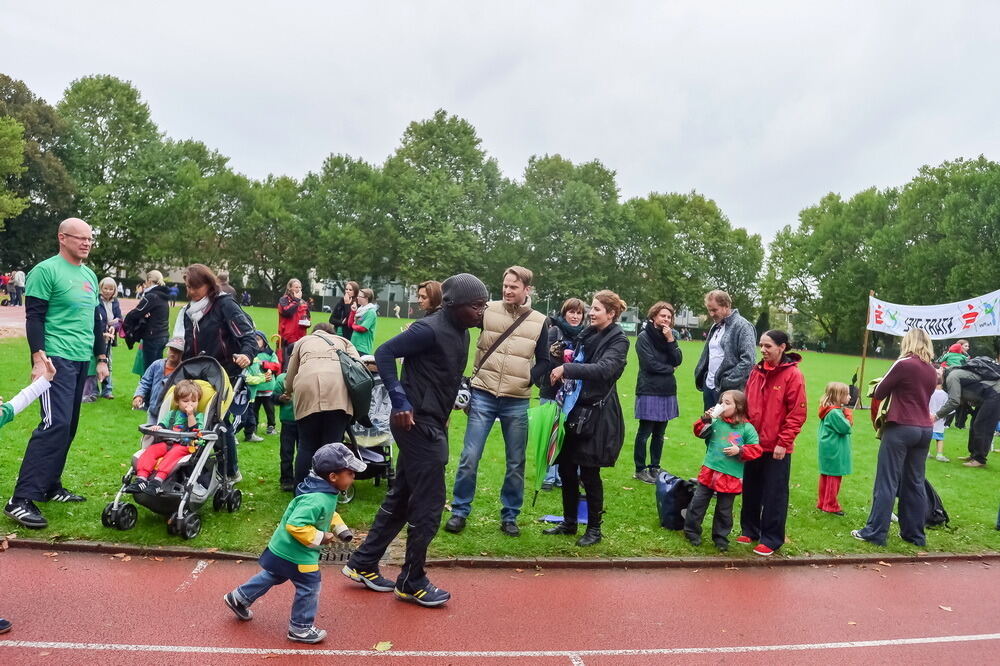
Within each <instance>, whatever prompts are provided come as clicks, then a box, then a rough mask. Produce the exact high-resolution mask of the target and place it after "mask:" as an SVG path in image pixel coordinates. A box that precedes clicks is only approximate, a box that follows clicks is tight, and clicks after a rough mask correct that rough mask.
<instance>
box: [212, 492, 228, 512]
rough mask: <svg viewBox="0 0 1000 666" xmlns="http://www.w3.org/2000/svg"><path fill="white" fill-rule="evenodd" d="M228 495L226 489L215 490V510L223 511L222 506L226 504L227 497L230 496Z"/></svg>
mask: <svg viewBox="0 0 1000 666" xmlns="http://www.w3.org/2000/svg"><path fill="white" fill-rule="evenodd" d="M226 495H227V493H226V491H225V490H223V489H222V488H219V489H218V490H216V491H215V494H214V495H213V496H212V508H213V509H214V510H216V511H222V507H224V506H226V504H227V502H226V499H228V498H227V497H226Z"/></svg>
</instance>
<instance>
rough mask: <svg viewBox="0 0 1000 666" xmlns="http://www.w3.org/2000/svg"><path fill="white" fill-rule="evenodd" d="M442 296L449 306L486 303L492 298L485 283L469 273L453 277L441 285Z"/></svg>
mask: <svg viewBox="0 0 1000 666" xmlns="http://www.w3.org/2000/svg"><path fill="white" fill-rule="evenodd" d="M441 295H442V298H443V300H444V303H445V305H448V306H452V305H465V304H466V303H474V302H475V301H486V300H488V299H489V297H490V293H489V292H488V291H487V290H486V285H485V284H483V281H482V280H480V279H479V278H477V277H476V276H475V275H471V274H469V273H459V274H458V275H452V276H451V277H450V278H448V279H447V280H445V281H444V284H442V285H441Z"/></svg>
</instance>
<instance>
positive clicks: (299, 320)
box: [278, 278, 310, 369]
mask: <svg viewBox="0 0 1000 666" xmlns="http://www.w3.org/2000/svg"><path fill="white" fill-rule="evenodd" d="M309 324H310V322H309V303H308V302H306V301H304V300H303V299H302V283H301V282H299V281H298V280H296V279H295V278H292V279H291V280H289V281H288V286H287V287H285V295H284V296H282V297H281V298H280V299H279V300H278V337H280V338H281V367H282V369H284V368H287V367H288V358H289V357H290V356H291V355H292V345H294V344H295V343H296V342H298V341H299V340H301V339H302V338H303V337H305V335H306V333H308V332H309Z"/></svg>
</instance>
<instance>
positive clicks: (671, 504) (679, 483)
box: [656, 472, 694, 530]
mask: <svg viewBox="0 0 1000 666" xmlns="http://www.w3.org/2000/svg"><path fill="white" fill-rule="evenodd" d="M692 497H694V483H693V482H691V481H688V480H685V479H682V478H680V477H678V476H674V475H673V474H671V473H670V472H660V474H659V476H658V477H657V479H656V510H657V513H658V514H659V516H660V527H665V528H667V529H668V530H682V529H684V518H685V516H686V514H687V508H688V504H690V503H691V498H692Z"/></svg>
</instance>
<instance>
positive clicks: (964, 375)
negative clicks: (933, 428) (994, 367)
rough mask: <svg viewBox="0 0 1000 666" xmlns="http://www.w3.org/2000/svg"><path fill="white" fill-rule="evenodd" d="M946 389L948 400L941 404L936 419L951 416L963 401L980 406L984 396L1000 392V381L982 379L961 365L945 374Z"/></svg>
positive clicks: (973, 405) (972, 405)
mask: <svg viewBox="0 0 1000 666" xmlns="http://www.w3.org/2000/svg"><path fill="white" fill-rule="evenodd" d="M944 390H945V391H947V392H948V401H947V402H945V403H944V404H943V405H941V408H940V409H939V410H938V411H937V414H935V417H936V418H935V420H937V419H943V418H945V417H946V416H949V415H950V414H952V413H953V412H954V411H955V410H957V409H958V406H959V405H961V404H963V403H964V404H966V405H969V406H971V407H978V406H979V405H980V404H981V403H982V402H983V398H985V397H987V396H990V397H992V396H993V395H996V394H998V393H1000V381H992V382H991V381H988V380H985V379H981V378H980V377H979V375H977V374H976V373H974V372H971V371H969V370H966V369H965V368H963V367H962V366H959V367H957V368H951V369H949V370H948V371H947V373H946V374H945V377H944Z"/></svg>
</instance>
